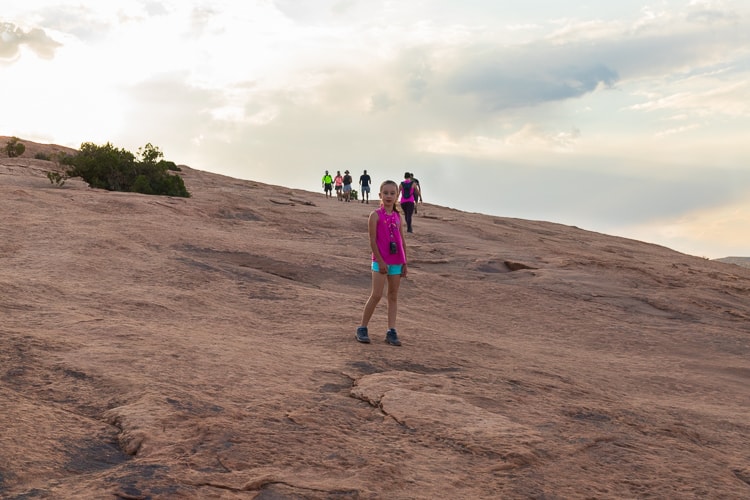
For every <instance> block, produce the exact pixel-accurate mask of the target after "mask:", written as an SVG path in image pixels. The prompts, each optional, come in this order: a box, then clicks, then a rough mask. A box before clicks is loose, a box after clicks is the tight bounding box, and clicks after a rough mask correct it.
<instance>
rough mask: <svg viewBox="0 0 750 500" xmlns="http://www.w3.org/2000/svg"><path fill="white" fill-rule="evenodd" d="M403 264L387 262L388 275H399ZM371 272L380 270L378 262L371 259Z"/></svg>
mask: <svg viewBox="0 0 750 500" xmlns="http://www.w3.org/2000/svg"><path fill="white" fill-rule="evenodd" d="M403 268H404V266H403V264H389V265H388V276H395V275H399V276H400V275H401V271H402V270H403ZM372 272H374V273H379V272H380V266H379V265H378V262H377V261H375V260H373V261H372Z"/></svg>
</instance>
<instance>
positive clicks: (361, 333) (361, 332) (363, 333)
mask: <svg viewBox="0 0 750 500" xmlns="http://www.w3.org/2000/svg"><path fill="white" fill-rule="evenodd" d="M357 341H358V342H362V343H363V344H369V343H370V337H369V336H368V335H367V327H366V326H360V327H358V328H357Z"/></svg>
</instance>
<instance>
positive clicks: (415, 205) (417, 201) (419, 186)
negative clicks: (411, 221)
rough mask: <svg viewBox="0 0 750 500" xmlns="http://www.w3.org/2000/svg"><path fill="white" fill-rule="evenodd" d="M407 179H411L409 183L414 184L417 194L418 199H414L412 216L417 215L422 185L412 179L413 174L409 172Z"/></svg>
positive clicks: (420, 201) (414, 178)
mask: <svg viewBox="0 0 750 500" xmlns="http://www.w3.org/2000/svg"><path fill="white" fill-rule="evenodd" d="M409 177H411V181H412V182H413V183H414V185H415V186H417V190H418V191H417V192H418V193H419V198H418V199H417V198H415V199H414V214H415V215H416V213H417V203H422V185H421V184H420V183H419V180H418V179H417V178H416V177H414V172H411V173H410V174H409Z"/></svg>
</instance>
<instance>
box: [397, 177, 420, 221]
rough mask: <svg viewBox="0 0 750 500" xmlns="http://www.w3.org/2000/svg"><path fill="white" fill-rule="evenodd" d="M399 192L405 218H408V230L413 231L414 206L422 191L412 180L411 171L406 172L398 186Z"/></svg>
mask: <svg viewBox="0 0 750 500" xmlns="http://www.w3.org/2000/svg"><path fill="white" fill-rule="evenodd" d="M398 194H399V195H400V196H401V210H403V211H404V219H406V232H407V233H413V232H414V231H412V228H411V218H412V216H413V215H414V206H415V203H416V200H418V199H419V196H420V193H419V186H418V185H417V183H415V182H414V181H413V180H412V178H411V174H410V173H409V172H406V173H405V174H404V180H403V182H401V184H399V186H398Z"/></svg>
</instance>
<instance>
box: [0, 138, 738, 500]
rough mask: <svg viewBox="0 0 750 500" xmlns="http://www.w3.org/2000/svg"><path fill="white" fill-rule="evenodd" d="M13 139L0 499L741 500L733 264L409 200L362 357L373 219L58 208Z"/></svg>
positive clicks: (217, 187) (75, 191)
mask: <svg viewBox="0 0 750 500" xmlns="http://www.w3.org/2000/svg"><path fill="white" fill-rule="evenodd" d="M24 142H25V141H24ZM26 144H27V148H28V149H29V151H27V154H25V155H24V157H22V158H13V159H10V158H1V159H0V213H2V219H1V220H0V429H2V431H1V432H0V497H1V498H8V499H16V498H18V499H20V498H44V499H53V498H54V499H60V498H75V499H79V498H80V499H89V498H91V499H151V498H153V499H160V498H196V499H248V498H257V499H302V498H311V499H329V498H336V499H379V498H388V499H435V498H455V499H458V498H476V499H494V498H546V499H557V498H560V499H561V498H566V499H567V498H605V499H606V498H612V499H615V498H618V499H619V498H748V497H750V418H749V417H748V416H749V415H750V269H747V268H743V267H740V266H736V265H732V264H727V263H720V262H712V261H709V260H706V259H702V258H698V257H691V256H688V255H684V254H680V253H677V252H674V251H672V250H669V249H667V248H663V247H660V246H656V245H652V244H647V243H643V242H638V241H633V240H628V239H623V238H617V237H613V236H607V235H603V234H597V233H592V232H588V231H584V230H581V229H578V228H575V227H569V226H563V225H559V224H553V223H549V222H540V221H529V220H519V219H510V218H501V217H490V216H486V215H481V214H472V213H464V212H460V211H457V210H452V209H449V208H445V207H440V206H435V205H430V204H425V205H424V206H423V207H420V210H419V215H418V216H416V217H415V222H414V231H415V232H414V234H410V235H408V247H409V251H410V268H409V276H408V277H407V278H406V279H405V280H403V281H402V285H401V290H400V297H399V319H398V329H399V336H400V337H401V340H402V342H403V346H402V347H392V346H388V345H386V344H385V343H384V342H383V339H384V336H385V330H386V313H385V301H382V302H381V304H380V305H379V306H378V309H377V310H376V312H375V316H374V317H373V320H372V322H371V323H370V336H371V338H372V339H373V343H372V344H369V345H364V344H359V343H357V342H356V341H355V338H354V332H355V329H356V327H357V326H358V325H359V321H360V317H361V313H362V307H363V306H364V302H365V300H366V299H367V296H368V294H369V287H370V272H369V267H368V266H369V258H370V256H369V246H368V241H367V234H366V232H367V231H366V228H367V216H368V214H369V212H370V211H371V210H373V209H374V208H375V205H374V203H373V202H371V203H370V204H369V205H367V204H360V203H339V202H338V201H337V200H336V199H335V198H334V199H333V200H327V199H325V197H324V195H323V193H322V192H321V193H311V192H305V191H300V190H294V189H288V188H284V187H281V186H271V185H265V184H260V183H257V182H252V181H243V180H237V179H232V178H228V177H223V176H221V175H216V174H212V173H208V172H203V171H198V170H194V169H191V168H188V167H182V172H181V173H180V175H182V176H183V179H184V181H185V184H186V187H187V188H188V190H189V191H190V192H191V194H192V197H191V198H168V197H158V196H147V195H139V194H130V193H117V192H107V191H102V190H94V189H90V188H89V187H88V186H87V185H86V184H85V183H84V182H82V181H81V180H77V179H69V180H68V181H67V182H66V183H65V185H64V186H62V187H57V186H55V185H53V184H52V183H51V182H50V181H49V180H48V179H47V177H46V172H47V171H49V170H55V169H58V167H57V166H56V165H55V164H54V163H53V162H47V161H42V160H34V159H31V158H30V157H29V155H33V154H34V151H33V149H34V148H30V147H29V143H28V142H26ZM35 146H37V147H41V146H40V145H35ZM311 175H317V174H316V173H315V172H311ZM426 180H427V179H425V180H423V182H425V181H426Z"/></svg>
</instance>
